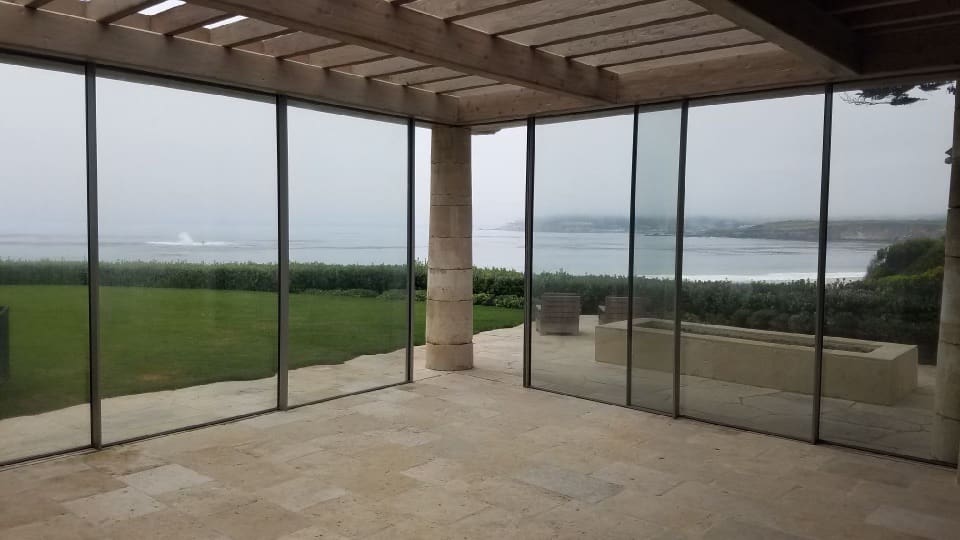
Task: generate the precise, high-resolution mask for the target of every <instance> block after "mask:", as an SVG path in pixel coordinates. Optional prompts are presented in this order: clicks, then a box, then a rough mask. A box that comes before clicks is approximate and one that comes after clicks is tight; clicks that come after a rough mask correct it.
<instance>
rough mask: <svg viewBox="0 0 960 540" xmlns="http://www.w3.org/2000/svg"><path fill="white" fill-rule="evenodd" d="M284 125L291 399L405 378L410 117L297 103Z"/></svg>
mask: <svg viewBox="0 0 960 540" xmlns="http://www.w3.org/2000/svg"><path fill="white" fill-rule="evenodd" d="M289 133H290V261H291V262H290V358H289V363H290V398H289V399H290V403H291V404H298V403H307V402H310V401H315V400H318V399H324V398H328V397H333V396H337V395H341V394H346V393H350V392H356V391H360V390H366V389H369V388H374V387H377V386H383V385H387V384H393V383H399V382H402V381H403V380H404V378H405V376H406V349H405V348H406V344H407V264H406V262H407V125H406V122H405V121H403V120H394V119H389V118H384V117H376V116H359V115H356V114H353V113H351V114H347V113H345V112H343V111H340V110H338V109H332V108H321V107H312V106H308V105H306V104H297V105H296V106H291V107H290V108H289Z"/></svg>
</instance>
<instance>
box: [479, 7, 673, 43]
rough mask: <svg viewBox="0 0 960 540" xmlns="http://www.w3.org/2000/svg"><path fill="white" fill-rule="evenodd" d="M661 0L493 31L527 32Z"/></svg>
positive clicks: (500, 32)
mask: <svg viewBox="0 0 960 540" xmlns="http://www.w3.org/2000/svg"><path fill="white" fill-rule="evenodd" d="M659 1H660V0H636V1H635V2H628V3H626V4H620V5H617V6H607V7H603V8H597V9H591V10H589V11H584V12H581V13H576V14H573V15H566V16H563V17H555V18H553V19H547V20H541V21H537V22H535V23H528V24H524V25H520V26H513V27H510V28H505V29H503V30H498V31H496V32H494V33H493V35H494V36H506V35H509V34H519V33H520V32H526V31H528V30H536V29H537V28H542V27H544V26H553V25H555V24H563V23H565V22H570V21H575V20H578V19H582V18H584V17H594V16H597V15H606V14H607V13H614V12H617V11H622V10H625V9H630V8H632V7H636V6H642V5H644V4H652V3H654V2H659Z"/></svg>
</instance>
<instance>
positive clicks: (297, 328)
mask: <svg viewBox="0 0 960 540" xmlns="http://www.w3.org/2000/svg"><path fill="white" fill-rule="evenodd" d="M100 304H101V381H102V382H101V384H102V391H103V395H104V397H110V396H117V395H124V394H133V393H141V392H152V391H157V390H166V389H171V388H181V387H185V386H192V385H197V384H204V383H209V382H215V381H222V380H247V379H256V378H261V377H267V376H270V375H271V374H273V373H275V371H276V370H275V366H276V342H277V332H276V324H277V323H276V320H277V302H276V296H275V295H273V294H270V293H262V292H246V291H213V290H204V289H152V288H126V287H103V288H102V289H101V300H100ZM0 305H7V306H10V341H11V344H10V357H11V366H10V371H11V377H10V380H9V381H6V382H2V383H0V418H4V417H10V416H20V415H24V414H33V413H37V412H42V411H47V410H53V409H58V408H61V407H65V406H68V405H74V404H77V403H82V402H84V401H86V397H87V392H88V390H87V384H88V383H87V379H88V371H87V299H86V288H84V287H79V286H61V285H50V286H0ZM415 306H416V326H415V339H416V343H417V344H422V343H423V340H424V328H423V326H424V325H423V321H424V308H425V306H424V304H423V303H417V304H415ZM405 309H406V305H405V303H404V302H400V301H394V300H382V299H379V298H353V297H341V296H322V295H309V294H295V295H291V296H290V367H291V368H297V367H302V366H307V365H315V364H338V363H341V362H344V361H346V360H349V359H351V358H354V357H356V356H358V355H361V354H373V353H381V352H388V351H392V350H396V349H399V348H402V347H403V346H404V344H405V341H406V338H405V325H406V315H405ZM522 321H523V312H522V311H521V310H518V309H504V308H497V307H488V306H475V307H474V331H475V332H482V331H484V330H491V329H494V328H506V327H511V326H516V325H518V324H520V323H521V322H522Z"/></svg>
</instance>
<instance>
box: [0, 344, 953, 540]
mask: <svg viewBox="0 0 960 540" xmlns="http://www.w3.org/2000/svg"><path fill="white" fill-rule="evenodd" d="M482 358H484V357H483V356H478V359H480V362H478V364H481V365H485V364H487V361H485V360H482ZM482 369H484V368H483V367H482V368H481V370H480V372H481V373H480V374H481V375H483V372H482ZM430 375H431V376H430V377H429V378H425V379H422V380H420V381H418V382H416V383H414V384H412V385H405V386H401V387H395V388H390V389H385V390H380V391H376V392H372V393H369V394H364V395H361V396H353V397H350V398H345V399H343V400H335V401H331V402H326V403H322V404H319V405H313V406H308V407H303V408H300V409H296V410H293V411H289V412H283V413H271V414H269V415H265V416H260V417H254V418H250V419H247V420H243V421H240V422H235V423H231V424H227V425H223V426H217V427H211V428H205V429H201V430H196V431H192V432H187V433H180V434H174V435H169V436H165V437H161V438H158V439H153V440H148V441H141V442H137V443H131V444H128V445H123V446H120V447H115V448H110V449H108V450H105V451H102V452H96V453H87V454H82V455H74V456H69V457H63V458H58V459H55V460H51V461H47V462H42V463H36V464H29V465H23V466H18V467H13V468H8V469H7V470H3V471H0V538H4V539H6V538H11V539H21V538H23V539H29V538H78V539H84V540H85V539H94V538H96V539H101V538H106V539H112V538H118V539H119V538H131V537H144V538H201V539H207V538H209V539H219V540H230V539H234V540H240V539H245V538H257V539H280V538H284V539H290V540H297V539H305V538H331V539H342V538H401V539H402V538H411V539H414V538H415V539H418V540H419V539H424V538H450V539H452V538H497V539H501V540H502V539H503V538H524V539H526V538H533V539H536V538H631V539H637V538H641V539H642V538H656V539H674V538H688V539H726V538H730V539H741V538H764V539H765V538H783V539H797V538H801V539H820V538H823V539H833V538H836V539H840V538H844V539H851V538H853V539H855V538H868V539H908V538H913V539H915V538H934V539H941V538H942V539H948V538H950V539H955V538H957V535H956V532H957V531H960V513H958V512H957V508H960V488H958V487H957V485H956V474H955V471H952V470H948V469H944V468H940V467H934V466H928V465H923V464H919V463H912V462H905V461H902V460H895V459H890V458H884V457H879V456H874V455H867V454H862V453H857V452H853V451H849V450H844V449H839V448H834V447H827V446H812V445H808V444H805V443H802V442H796V441H790V440H785V439H779V438H775V437H769V436H763V435H758V434H754V433H749V432H743V431H737V430H733V429H728V428H721V427H717V426H711V425H707V424H701V423H697V422H694V421H690V420H684V419H679V420H674V419H671V418H667V417H662V416H657V415H651V414H648V413H643V412H638V411H630V410H627V409H623V408H620V407H615V406H610V405H603V404H599V403H595V402H590V401H584V400H579V399H575V398H570V397H564V396H558V395H555V394H550V393H545V392H537V391H532V390H524V389H523V388H521V387H519V386H518V385H517V384H514V383H513V382H512V381H510V382H501V381H497V380H491V379H489V378H487V377H484V376H480V377H478V376H474V374H473V372H461V373H450V374H442V375H441V374H430ZM371 404H373V405H375V406H371ZM390 408H393V409H394V410H396V411H398V412H400V413H402V414H384V411H386V410H388V409H390ZM353 442H359V443H360V444H359V446H357V447H351V444H349V443H353ZM84 480H87V481H88V482H84ZM78 486H84V487H83V488H82V489H78Z"/></svg>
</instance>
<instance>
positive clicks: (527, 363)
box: [523, 74, 957, 469]
mask: <svg viewBox="0 0 960 540" xmlns="http://www.w3.org/2000/svg"><path fill="white" fill-rule="evenodd" d="M936 77H937V75H936V74H934V75H929V74H928V75H925V76H922V77H911V78H905V79H903V80H905V81H919V80H926V79H930V78H936ZM898 80H899V79H898ZM870 85H871V83H870V81H861V82H859V83H857V84H856V86H855V88H866V87H869V86H870ZM848 86H849V87H850V88H854V86H851V85H844V86H843V88H844V89H846V88H847V87H848ZM838 89H841V87H840V86H835V85H833V84H819V85H803V86H798V87H794V88H785V89H778V90H762V91H751V92H741V93H737V94H731V95H729V96H721V97H704V98H697V99H684V100H681V101H679V104H680V109H681V117H680V155H679V164H678V177H677V216H676V218H677V219H676V245H675V251H676V253H675V268H674V335H673V338H674V362H673V413H672V414H670V413H664V412H663V411H658V410H652V409H648V408H645V407H641V406H636V405H631V404H630V401H631V400H632V384H631V383H632V373H631V369H630V367H629V366H630V362H631V360H632V354H631V345H632V343H630V341H632V339H631V338H632V336H631V334H632V332H630V331H629V329H630V325H628V333H627V339H628V345H627V351H628V352H627V355H628V356H627V362H628V369H627V371H626V377H627V381H626V384H627V399H628V401H627V404H626V405H624V404H621V403H615V402H611V401H607V400H602V399H597V398H594V397H590V396H581V395H576V394H571V393H567V392H563V391H560V390H555V389H550V388H541V387H537V386H534V385H532V384H531V382H530V381H531V373H530V372H531V369H532V358H531V340H532V324H533V320H532V316H531V315H530V313H531V312H532V308H530V309H527V310H525V313H524V335H523V339H524V343H523V366H524V386H525V387H527V388H532V389H534V390H539V391H543V392H548V393H552V394H558V395H563V396H570V397H575V398H578V399H585V400H588V401H593V402H597V403H604V404H607V405H614V406H622V407H626V408H629V409H634V410H641V411H645V412H649V413H652V414H660V415H667V416H672V417H673V418H678V419H686V420H691V421H695V422H701V423H704V424H709V425H716V426H722V427H727V428H731V429H735V430H738V431H744V432H749V433H758V434H762V435H767V436H772V437H778V438H782V439H788V440H795V441H798V442H806V443H808V444H814V445H819V444H823V445H828V446H834V447H838V448H843V449H848V450H853V451H862V452H867V453H870V454H874V455H879V456H888V457H894V458H899V459H904V460H907V461H912V462H918V463H926V464H930V465H937V466H943V467H948V468H952V469H956V468H957V465H956V464H952V463H948V462H943V461H938V460H933V459H928V458H922V457H918V456H912V455H908V454H900V453H896V452H889V451H884V450H878V449H875V448H870V447H867V446H861V445H857V444H849V443H841V442H837V441H831V440H825V439H822V438H821V437H820V424H821V418H820V408H821V401H822V398H823V395H822V394H823V381H822V379H823V346H824V345H823V341H824V326H825V324H824V323H825V303H826V301H825V296H826V295H825V290H826V282H825V274H826V254H827V248H828V238H827V232H828V225H829V195H830V159H831V145H832V132H833V106H834V100H833V94H834V91H835V90H838ZM820 92H822V93H823V94H824V106H823V107H824V108H823V127H822V137H823V148H822V150H821V174H820V201H819V216H818V220H819V221H818V244H817V291H816V294H817V298H816V323H815V324H816V330H815V336H814V338H815V341H814V375H813V379H814V380H813V381H812V382H813V384H814V386H813V394H812V396H811V397H812V405H811V432H810V436H809V437H803V436H795V435H791V434H784V433H775V432H771V431H765V430H760V429H754V428H749V427H745V426H740V425H733V424H729V423H725V422H720V421H714V420H710V419H707V418H699V417H695V416H689V415H685V414H683V413H682V411H681V407H680V404H681V388H680V383H681V367H682V366H681V353H682V351H681V347H682V345H681V329H682V326H681V324H682V316H681V313H682V311H681V310H682V291H683V245H684V238H685V231H684V224H685V208H686V168H687V153H688V149H687V135H688V128H689V109H690V106H691V105H693V106H699V105H717V104H723V103H735V102H743V101H754V100H758V99H765V98H766V99H770V98H782V97H793V96H797V95H811V94H816V93H820ZM677 103H678V102H677V101H673V102H667V103H657V104H654V105H650V106H635V113H634V114H635V124H634V128H635V130H634V149H633V152H634V156H633V158H632V159H633V165H634V172H633V177H632V180H631V216H630V221H631V230H630V235H631V242H630V244H631V245H630V248H629V250H630V253H631V255H630V261H629V263H628V266H630V270H629V272H628V280H629V281H630V283H631V285H630V291H629V295H628V296H629V298H630V305H629V307H628V311H629V312H632V308H633V295H634V291H633V285H632V282H633V278H634V275H633V274H634V269H633V268H632V266H633V263H634V261H633V258H634V256H635V250H636V247H635V244H634V243H633V241H634V238H633V236H634V230H633V229H634V228H635V225H636V223H635V220H636V214H635V204H636V182H637V178H636V165H637V162H636V160H637V157H636V152H637V147H636V145H637V139H636V127H637V124H636V122H637V121H638V119H637V116H636V115H638V114H639V113H642V112H645V111H647V110H660V109H663V108H669V107H675V106H676V104H677ZM617 110H622V108H609V109H604V110H603V111H599V112H598V111H588V112H579V113H567V114H562V113H559V114H549V115H543V116H540V117H530V118H528V119H527V179H526V189H527V193H526V210H525V215H526V223H525V241H526V245H525V252H524V254H525V261H524V268H525V272H524V291H525V294H526V296H527V298H531V293H532V279H533V275H532V270H533V247H532V246H533V199H534V196H535V194H534V190H535V171H534V166H533V161H534V157H535V153H534V146H535V140H536V138H535V136H534V129H535V126H536V121H537V120H538V119H548V121H550V122H563V121H572V120H576V119H578V118H579V117H583V116H590V115H594V116H595V115H603V114H615V113H616V111H617ZM526 307H528V306H526V305H525V308H526ZM631 315H632V313H631Z"/></svg>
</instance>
